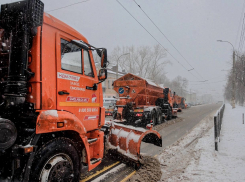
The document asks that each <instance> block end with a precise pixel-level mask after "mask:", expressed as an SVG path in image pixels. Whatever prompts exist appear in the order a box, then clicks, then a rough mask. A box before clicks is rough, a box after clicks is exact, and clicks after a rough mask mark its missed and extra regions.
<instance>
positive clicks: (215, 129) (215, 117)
mask: <svg viewBox="0 0 245 182" xmlns="http://www.w3.org/2000/svg"><path fill="white" fill-rule="evenodd" d="M217 137H218V127H217V116H214V144H215V150H216V151H218V140H217Z"/></svg>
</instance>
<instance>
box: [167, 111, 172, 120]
mask: <svg viewBox="0 0 245 182" xmlns="http://www.w3.org/2000/svg"><path fill="white" fill-rule="evenodd" d="M167 119H168V120H170V119H172V111H171V110H169V112H168V118H167Z"/></svg>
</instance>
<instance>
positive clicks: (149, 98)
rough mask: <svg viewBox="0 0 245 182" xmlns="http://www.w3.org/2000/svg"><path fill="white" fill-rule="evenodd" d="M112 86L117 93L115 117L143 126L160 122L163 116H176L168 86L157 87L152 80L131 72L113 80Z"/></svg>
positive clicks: (169, 117) (167, 117)
mask: <svg viewBox="0 0 245 182" xmlns="http://www.w3.org/2000/svg"><path fill="white" fill-rule="evenodd" d="M113 86H114V90H115V91H116V92H117V93H118V94H119V100H118V101H117V102H116V107H117V114H116V115H115V119H118V120H121V121H124V120H125V121H124V123H128V124H135V125H143V126H145V125H146V124H151V123H152V124H153V125H156V124H160V123H162V122H163V121H164V118H166V119H171V118H172V117H177V110H175V109H173V101H172V93H171V90H170V89H169V88H162V87H159V86H158V85H156V84H155V83H153V82H152V81H150V80H146V79H143V78H140V77H138V76H135V75H133V74H131V73H128V74H126V75H124V76H122V77H121V78H119V79H117V80H116V81H114V83H113Z"/></svg>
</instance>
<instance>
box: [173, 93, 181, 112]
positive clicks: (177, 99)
mask: <svg viewBox="0 0 245 182" xmlns="http://www.w3.org/2000/svg"><path fill="white" fill-rule="evenodd" d="M180 104H181V97H180V96H178V95H176V94H175V92H174V95H173V107H174V109H175V110H177V112H182V109H181V106H180Z"/></svg>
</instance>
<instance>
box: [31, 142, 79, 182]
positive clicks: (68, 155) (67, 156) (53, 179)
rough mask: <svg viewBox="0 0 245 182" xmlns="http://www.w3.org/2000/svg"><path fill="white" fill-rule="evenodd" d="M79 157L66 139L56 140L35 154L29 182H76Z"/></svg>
mask: <svg viewBox="0 0 245 182" xmlns="http://www.w3.org/2000/svg"><path fill="white" fill-rule="evenodd" d="M80 159H81V157H80V156H79V154H78V152H77V150H76V148H75V145H74V144H73V142H72V141H71V140H70V139H68V138H56V139H54V140H51V141H49V142H48V143H46V144H45V145H44V146H43V147H42V148H40V149H39V150H38V152H37V153H36V156H35V159H34V161H33V167H32V173H31V176H30V181H33V182H34V181H35V182H44V181H47V182H77V181H79V179H80V169H81V161H80Z"/></svg>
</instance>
